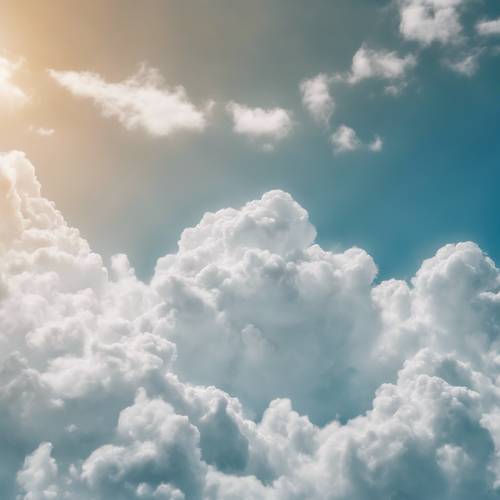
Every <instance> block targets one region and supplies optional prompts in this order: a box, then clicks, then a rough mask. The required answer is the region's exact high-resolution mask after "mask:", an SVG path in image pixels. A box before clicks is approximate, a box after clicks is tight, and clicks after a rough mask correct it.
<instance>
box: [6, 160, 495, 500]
mask: <svg viewBox="0 0 500 500" xmlns="http://www.w3.org/2000/svg"><path fill="white" fill-rule="evenodd" d="M0 214H1V216H2V224H1V225H0V345H1V349H0V436H1V438H0V439H1V446H0V460H1V463H2V468H1V470H0V491H1V494H0V496H1V497H2V498H22V499H26V500H34V499H53V498H57V499H59V498H69V499H89V498H93V499H97V500H104V499H109V498H114V499H118V500H125V499H127V500H128V499H170V500H182V499H184V500H199V499H203V500H230V499H231V500H234V499H242V500H257V499H259V500H261V499H269V500H292V499H293V500H299V499H304V498H307V499H313V500H324V499H326V498H328V499H334V500H336V499H339V500H340V499H345V500H347V499H370V500H371V499H387V498H393V499H406V498H426V499H436V500H437V499H439V500H446V499H448V500H451V499H453V500H456V499H459V500H460V499H462V500H466V499H467V500H469V499H470V498H476V499H480V500H489V499H493V498H498V494H499V484H500V482H499V481H500V461H499V456H500V455H499V454H500V425H499V424H498V421H499V420H498V419H499V416H500V391H499V386H498V385H497V381H498V379H499V378H498V377H499V374H500V363H499V356H498V352H499V338H500V298H499V297H500V294H499V285H500V273H499V270H498V269H497V268H496V266H495V264H494V262H493V261H492V260H491V259H490V258H489V257H488V256H486V255H485V254H484V253H483V252H482V251H481V250H480V249H479V248H478V247H477V245H475V244H474V243H470V242H466V243H459V244H450V245H446V246H445V247H443V248H441V249H440V250H439V251H438V252H437V253H436V254H435V255H434V256H432V257H431V258H429V259H428V260H426V261H424V262H423V264H422V266H421V268H420V269H419V270H418V271H417V273H416V274H415V276H414V277H413V278H412V280H411V281H410V282H406V281H399V280H389V281H383V282H380V283H377V282H376V281H374V280H375V277H376V273H377V269H376V266H375V264H374V262H373V260H372V258H371V257H370V256H369V255H368V254H367V253H366V252H364V251H363V250H361V249H358V248H351V249H348V250H346V251H344V252H341V253H333V252H330V251H328V250H325V249H323V248H321V247H320V246H318V245H317V244H315V243H314V241H315V236H316V233H315V229H314V227H313V225H312V224H311V222H310V221H309V217H308V214H307V212H306V210H304V208H302V207H301V206H300V205H299V204H297V203H296V202H295V201H294V200H293V199H292V197H291V196H290V195H288V194H286V193H284V192H282V191H271V192H269V193H266V194H265V195H264V196H263V197H262V198H261V199H259V200H256V201H253V202H250V203H248V204H246V205H245V206H243V207H242V208H240V209H230V208H226V209H223V210H220V211H219V212H216V213H207V214H205V215H204V216H203V218H202V219H201V221H200V223H199V224H198V225H197V226H195V227H193V228H189V229H186V230H185V231H184V232H183V234H182V236H181V238H180V240H179V247H178V250H177V252H176V253H174V254H171V255H166V256H165V257H163V258H161V259H160V260H159V261H158V264H157V267H156V270H155V274H154V277H153V279H152V280H151V282H150V283H143V282H141V281H139V280H138V279H137V278H136V277H135V274H134V271H133V269H132V268H131V267H130V265H129V263H128V261H127V258H126V257H125V256H124V255H117V256H115V257H114V258H113V260H112V263H111V265H110V267H109V268H107V267H105V266H104V264H103V261H102V259H101V257H100V256H99V255H97V254H95V253H93V252H92V251H91V250H90V248H89V245H88V244H87V242H86V241H85V240H83V239H82V238H81V236H80V235H79V233H78V231H77V230H76V229H73V228H71V227H69V226H68V225H67V224H66V222H65V221H64V219H63V217H62V215H61V214H60V213H59V212H58V211H57V210H56V208H55V207H54V205H53V204H52V203H51V202H49V201H47V200H46V199H45V198H43V196H42V195H41V193H40V185H39V184H38V182H37V180H36V177H35V174H34V170H33V167H32V165H31V164H30V163H29V162H28V161H27V160H26V159H25V158H24V156H23V155H22V154H21V153H10V154H8V155H4V156H2V157H1V158H0Z"/></svg>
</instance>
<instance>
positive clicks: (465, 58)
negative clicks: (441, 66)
mask: <svg viewBox="0 0 500 500" xmlns="http://www.w3.org/2000/svg"><path fill="white" fill-rule="evenodd" d="M482 52H483V51H482V50H481V49H476V50H473V51H471V52H468V53H467V54H465V55H462V57H460V58H459V59H456V60H451V59H447V60H445V61H444V63H445V65H446V66H448V68H450V69H451V70H452V71H455V73H458V74H461V75H464V76H469V77H470V76H473V75H475V74H476V72H477V70H478V69H479V58H480V56H481V54H482Z"/></svg>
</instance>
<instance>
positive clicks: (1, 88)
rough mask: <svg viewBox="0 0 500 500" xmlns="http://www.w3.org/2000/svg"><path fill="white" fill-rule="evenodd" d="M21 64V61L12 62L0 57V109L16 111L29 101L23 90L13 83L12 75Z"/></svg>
mask: <svg viewBox="0 0 500 500" xmlns="http://www.w3.org/2000/svg"><path fill="white" fill-rule="evenodd" d="M22 64H23V62H22V61H21V60H20V61H16V62H13V61H10V60H9V59H7V58H5V57H0V107H2V108H7V109H17V108H19V107H22V106H24V105H25V104H26V103H27V102H28V100H29V98H28V95H27V94H26V93H25V92H24V90H23V89H21V87H19V86H18V85H16V84H15V83H14V82H13V78H14V75H15V73H16V72H17V71H18V70H19V69H20V67H21V66H22Z"/></svg>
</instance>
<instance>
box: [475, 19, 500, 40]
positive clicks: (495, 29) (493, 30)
mask: <svg viewBox="0 0 500 500" xmlns="http://www.w3.org/2000/svg"><path fill="white" fill-rule="evenodd" d="M476 31H477V32H478V33H479V34H480V35H482V36H498V35H500V18H498V19H490V20H484V21H479V22H478V23H477V24H476Z"/></svg>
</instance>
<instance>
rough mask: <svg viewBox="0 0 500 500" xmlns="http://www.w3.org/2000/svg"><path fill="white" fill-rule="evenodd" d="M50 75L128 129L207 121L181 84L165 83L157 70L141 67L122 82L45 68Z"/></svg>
mask: <svg viewBox="0 0 500 500" xmlns="http://www.w3.org/2000/svg"><path fill="white" fill-rule="evenodd" d="M49 74H50V76H51V77H52V78H53V79H54V80H55V81H56V82H57V83H58V84H59V85H61V86H62V87H64V88H66V89H67V90H69V91H70V92H71V93H72V94H74V95H75V96H78V97H88V98H91V99H93V100H94V102H95V103H96V104H97V105H98V106H99V107H100V109H101V111H102V113H103V115H104V116H106V117H116V118H117V119H118V120H119V122H120V123H121V124H122V125H123V126H124V127H125V128H126V129H128V130H134V129H143V130H145V131H146V132H148V133H150V134H151V135H153V136H167V135H170V134H172V133H174V132H177V131H179V130H191V131H200V130H203V129H204V128H205V126H206V124H207V112H208V109H209V107H210V106H211V104H208V105H207V106H206V107H205V108H199V107H197V106H195V105H194V104H193V103H192V102H191V101H190V100H189V98H188V96H187V93H186V90H185V89H184V87H182V86H180V85H178V86H176V87H174V88H169V87H167V86H165V84H164V80H163V78H162V76H161V75H160V73H159V72H158V70H157V69H154V68H149V67H147V66H143V67H142V68H141V69H140V70H139V71H138V72H137V73H136V74H135V75H133V76H131V77H130V78H128V79H127V80H125V81H122V82H118V83H108V82H106V81H105V80H104V79H103V78H102V77H101V76H100V75H98V74H96V73H90V72H78V71H56V70H49Z"/></svg>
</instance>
